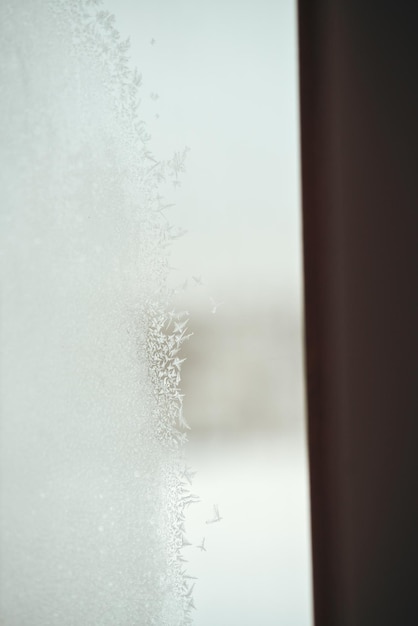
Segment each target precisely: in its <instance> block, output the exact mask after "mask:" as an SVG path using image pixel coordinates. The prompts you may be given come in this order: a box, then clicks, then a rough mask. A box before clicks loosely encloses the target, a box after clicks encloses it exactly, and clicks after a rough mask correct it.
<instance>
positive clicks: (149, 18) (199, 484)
mask: <svg viewBox="0 0 418 626" xmlns="http://www.w3.org/2000/svg"><path fill="white" fill-rule="evenodd" d="M106 5H107V7H109V9H110V10H112V11H113V12H114V13H115V15H116V17H117V24H118V28H119V29H120V30H121V32H122V33H123V35H124V36H130V38H131V60H132V62H133V63H134V64H136V65H137V66H138V67H139V68H140V70H141V72H142V74H143V88H142V107H143V112H144V116H145V115H146V119H147V121H148V120H149V122H150V128H151V132H152V135H153V139H152V140H153V145H155V146H158V147H159V148H161V150H162V151H163V152H166V151H167V150H175V149H179V148H181V147H183V146H188V147H190V153H189V154H188V158H187V163H186V170H187V171H186V174H185V176H184V178H183V181H182V185H181V186H179V187H178V188H176V189H175V194H174V201H175V203H176V206H175V207H172V208H171V209H170V213H169V218H170V219H171V220H172V221H173V222H174V223H176V224H178V225H179V226H181V227H182V228H184V229H186V230H187V231H188V232H187V234H186V235H185V236H184V237H182V238H181V239H179V240H178V242H176V243H175V244H174V248H173V251H172V255H171V265H172V267H173V270H172V272H171V283H172V286H173V287H174V288H176V287H177V288H179V293H178V296H177V301H178V304H179V305H181V306H182V307H184V308H187V309H188V310H189V311H190V315H191V317H190V329H191V330H192V331H193V332H194V333H195V334H194V336H193V337H192V338H191V340H190V342H188V343H187V345H186V347H185V351H184V354H185V356H187V357H188V360H187V361H186V362H185V363H184V365H183V370H182V388H183V391H184V392H185V399H184V404H185V416H186V419H187V420H188V422H189V423H190V425H191V427H192V430H191V432H190V434H189V439H190V442H189V444H188V445H187V450H186V456H187V458H188V461H189V463H190V465H191V466H192V468H193V469H194V470H196V471H197V474H196V476H195V478H194V480H193V487H192V491H193V492H195V493H197V494H198V495H199V496H200V498H201V502H200V503H199V504H196V505H194V506H192V507H190V512H189V514H188V517H187V522H186V529H187V536H188V538H189V540H190V541H191V542H192V544H193V545H192V546H190V547H188V548H185V550H184V554H185V557H186V558H187V559H188V560H189V563H186V564H185V566H187V568H188V571H189V574H191V575H194V576H196V577H197V578H198V580H197V581H195V582H196V585H195V588H194V594H193V595H194V602H195V604H196V608H197V610H196V611H195V612H194V623H195V624H196V626H213V625H214V624H216V626H234V625H238V624H239V625H240V626H252V625H253V624H256V623H258V624H263V626H278V625H283V626H293V625H294V626H308V625H309V624H311V623H312V617H311V577H310V567H311V565H310V543H309V501H308V484H307V459H306V447H305V430H304V388H303V379H302V370H303V366H302V339H301V324H302V322H301V290H302V275H301V225H300V190H299V147H298V94H297V46H296V6H295V2H293V1H292V0H278V1H277V0H276V1H273V0H260V1H257V2H255V1H254V0H246V1H239V2H238V0H213V1H211V2H207V1H203V0H193V1H192V0H155V1H153V2H137V1H133V0H108V1H107V2H106ZM200 283H202V284H200ZM218 303H220V304H219V306H217V304H218ZM214 308H216V313H215V314H213V311H214ZM215 503H216V504H218V505H219V511H220V515H221V516H222V517H223V519H222V520H221V521H220V522H219V523H214V524H211V525H207V524H206V523H205V522H206V520H208V519H210V518H211V516H212V507H213V504H215ZM203 537H205V544H204V545H205V547H206V552H205V551H201V550H199V549H198V548H197V546H198V545H199V544H200V543H201V541H202V538H203Z"/></svg>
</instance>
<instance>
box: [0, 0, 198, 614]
mask: <svg viewBox="0 0 418 626" xmlns="http://www.w3.org/2000/svg"><path fill="white" fill-rule="evenodd" d="M152 43H155V41H154V40H152ZM128 49H129V41H123V40H121V38H120V36H119V33H118V31H117V30H116V27H115V17H114V16H113V15H112V14H110V13H109V12H108V11H106V10H105V8H104V6H103V4H102V2H101V0H21V1H19V2H15V0H3V2H2V3H1V7H0V80H1V85H2V98H1V101H0V113H1V120H2V129H1V141H0V160H1V168H0V178H1V181H0V188H1V190H2V192H1V193H2V196H1V200H2V202H1V212H0V254H1V264H0V279H1V289H2V293H1V316H0V333H1V342H2V349H1V354H0V369H1V371H2V388H1V392H0V393H1V398H0V400H1V403H2V415H1V429H2V437H1V440H0V446H1V449H0V464H1V467H0V481H1V482H0V516H1V517H0V552H1V555H2V557H1V562H0V621H1V623H2V624H5V626H12V625H13V624H19V625H21V626H25V625H29V624H30V626H48V625H53V626H55V625H56V626H66V625H70V624H86V625H87V624H100V625H101V626H106V625H109V626H125V625H126V626H134V625H135V624H137V625H138V626H151V625H156V626H162V625H167V626H181V625H186V624H190V623H191V615H192V610H193V609H194V602H193V597H192V593H193V587H194V585H193V584H190V581H189V578H190V576H188V574H187V573H186V572H185V570H184V568H183V566H182V563H183V561H184V560H185V557H184V550H187V549H190V548H189V547H188V546H189V545H190V542H189V540H188V539H187V535H186V534H185V525H184V520H185V514H186V511H187V508H188V507H189V506H190V504H193V503H194V502H196V501H198V498H197V496H195V495H193V494H191V493H190V484H191V480H192V477H193V472H192V471H191V470H190V468H188V467H184V463H183V462H182V460H181V454H180V447H181V445H182V444H183V443H184V442H185V441H186V430H187V429H188V425H187V422H186V421H185V418H184V416H183V396H182V394H181V391H180V375H181V366H182V363H183V361H184V359H183V358H182V356H181V347H182V344H183V342H184V341H186V339H188V337H189V336H190V333H188V331H187V321H188V314H187V312H185V311H184V312H176V311H171V312H168V311H169V302H170V291H169V289H168V287H167V282H166V281H167V271H168V250H169V246H170V243H171V241H172V240H173V239H175V238H176V237H178V236H180V235H181V234H182V233H181V231H178V230H177V231H176V230H174V229H173V228H172V227H170V226H169V225H168V223H167V219H166V217H165V210H166V209H167V208H168V206H169V204H168V203H167V202H166V201H165V200H164V198H163V196H162V193H161V188H162V185H163V184H164V183H167V182H170V181H171V182H172V183H173V184H178V183H179V175H180V174H181V173H182V172H183V171H184V160H185V157H186V153H187V149H186V150H185V151H184V152H178V153H176V154H175V155H174V156H173V157H172V158H170V159H168V160H165V161H164V160H160V159H158V158H156V157H155V156H154V154H153V153H152V151H151V148H150V135H149V133H148V131H147V125H146V123H145V122H144V121H143V120H142V119H141V117H140V98H139V96H140V89H141V81H142V77H141V75H140V74H139V73H138V72H137V71H136V70H132V69H131V68H130V67H129V64H128ZM155 95H156V94H155Z"/></svg>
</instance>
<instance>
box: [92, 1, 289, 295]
mask: <svg viewBox="0 0 418 626" xmlns="http://www.w3.org/2000/svg"><path fill="white" fill-rule="evenodd" d="M104 5H105V8H108V9H109V10H111V11H112V12H114V13H115V15H116V18H117V27H118V29H119V30H120V32H121V34H122V36H124V37H126V36H130V38H131V59H132V63H133V64H134V65H136V66H137V67H138V69H139V71H140V72H142V74H143V87H142V91H141V97H142V105H141V109H142V116H143V118H144V119H145V121H147V122H148V125H149V129H150V132H151V134H152V141H151V148H152V150H153V151H154V153H156V155H157V156H158V157H164V156H169V155H170V154H171V153H172V151H174V150H179V149H182V148H183V147H184V146H189V147H190V149H191V151H190V153H189V156H188V161H187V172H186V174H185V176H184V178H183V182H182V187H181V188H179V189H173V191H172V194H171V197H169V198H168V199H169V200H170V201H174V202H176V204H177V206H176V208H175V209H173V210H172V211H171V213H170V215H169V216H168V217H169V218H170V221H172V222H173V223H174V224H178V225H179V226H181V227H183V228H185V229H187V230H188V234H187V235H186V236H185V237H184V238H182V239H181V240H180V241H179V242H178V243H176V244H175V246H174V247H173V255H172V265H174V266H175V267H177V268H179V271H178V272H177V273H176V275H175V276H174V277H173V280H174V282H176V281H177V282H182V281H183V280H184V278H185V277H187V276H190V275H192V274H198V275H202V276H203V277H204V279H205V283H206V284H207V285H208V287H209V289H210V290H211V292H212V293H214V294H216V293H217V292H221V295H222V296H223V295H224V292H225V291H227V290H228V289H230V287H231V285H235V286H236V287H237V290H238V291H239V286H240V285H241V286H245V287H246V288H247V289H248V288H251V289H252V290H253V289H257V288H260V289H261V288H262V286H264V287H266V288H267V289H268V290H277V289H279V290H281V291H282V293H285V292H286V293H288V292H289V290H290V292H291V293H292V294H296V297H298V294H299V292H300V280H301V276H300V254H301V252H300V216H299V195H300V192H299V147H298V106H297V53H296V9H295V6H294V2H293V1H292V0H257V1H255V0H247V1H246V0H239V1H238V0H211V1H208V0H205V1H203V0H153V1H152V2H150V1H149V2H140V1H138V0H105V3H104ZM151 40H155V43H153V44H151ZM151 93H153V94H158V96H159V97H158V99H157V100H154V99H152V98H151V97H150V94H151ZM157 115H158V116H159V117H158V119H157V118H156V116H157Z"/></svg>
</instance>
